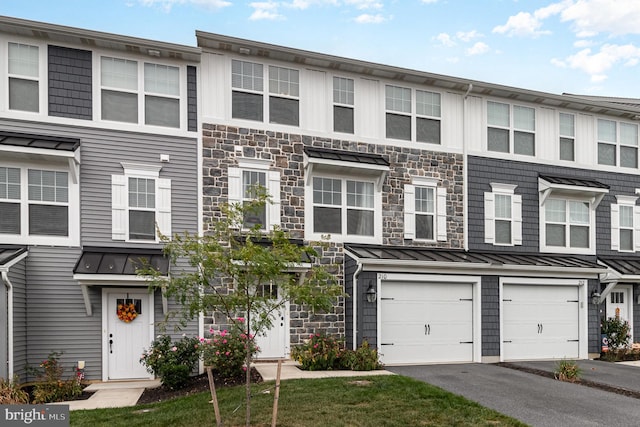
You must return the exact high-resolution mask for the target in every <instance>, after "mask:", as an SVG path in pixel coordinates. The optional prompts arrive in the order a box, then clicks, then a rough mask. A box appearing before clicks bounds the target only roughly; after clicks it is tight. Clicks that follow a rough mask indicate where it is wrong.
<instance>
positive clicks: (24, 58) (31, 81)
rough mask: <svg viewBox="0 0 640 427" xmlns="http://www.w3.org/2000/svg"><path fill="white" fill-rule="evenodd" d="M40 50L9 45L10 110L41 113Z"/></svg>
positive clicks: (16, 44) (23, 45)
mask: <svg viewBox="0 0 640 427" xmlns="http://www.w3.org/2000/svg"><path fill="white" fill-rule="evenodd" d="M39 63H40V61H39V49H38V47H37V46H31V45H26V44H20V43H9V69H8V71H9V109H10V110H19V111H29V112H33V113H37V112H39V111H40V70H39Z"/></svg>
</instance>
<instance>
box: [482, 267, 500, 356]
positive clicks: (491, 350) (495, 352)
mask: <svg viewBox="0 0 640 427" xmlns="http://www.w3.org/2000/svg"><path fill="white" fill-rule="evenodd" d="M499 279H500V278H499V277H498V276H483V277H482V285H481V286H482V290H481V295H482V309H481V310H482V356H483V357H485V356H487V357H488V356H499V355H500V280H499Z"/></svg>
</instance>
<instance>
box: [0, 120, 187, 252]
mask: <svg viewBox="0 0 640 427" xmlns="http://www.w3.org/2000/svg"><path fill="white" fill-rule="evenodd" d="M0 128H2V129H4V130H7V131H12V132H23V133H36V134H41V135H52V136H65V137H74V138H80V139H81V143H80V155H81V167H80V205H81V211H80V217H81V241H82V245H84V246H112V247H129V246H131V244H130V243H128V242H124V241H114V240H112V238H111V237H112V236H111V175H116V174H117V175H122V174H123V173H124V171H123V168H122V164H121V162H134V163H145V164H151V165H160V166H162V170H161V171H160V177H161V178H169V179H171V222H172V224H171V229H172V232H173V233H176V232H178V233H180V232H182V231H185V230H186V231H189V232H191V233H195V232H196V231H197V229H198V197H199V195H198V168H197V140H196V139H195V138H180V137H169V136H161V135H150V134H141V133H133V132H116V131H109V130H99V129H89V128H84V127H71V126H55V125H45V124H38V125H37V126H33V125H29V124H27V123H18V122H6V121H3V120H0ZM160 154H168V155H169V158H170V161H169V162H167V163H162V162H160ZM72 209H73V207H72ZM143 245H144V246H146V247H160V246H159V245H155V244H143ZM138 246H139V245H138Z"/></svg>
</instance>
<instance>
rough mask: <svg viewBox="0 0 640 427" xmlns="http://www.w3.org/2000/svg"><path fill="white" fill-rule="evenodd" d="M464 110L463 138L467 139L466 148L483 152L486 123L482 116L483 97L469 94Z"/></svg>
mask: <svg viewBox="0 0 640 427" xmlns="http://www.w3.org/2000/svg"><path fill="white" fill-rule="evenodd" d="M465 102H466V107H465V111H464V121H465V123H464V138H465V139H466V140H467V148H468V150H469V151H470V152H474V151H475V152H483V151H485V150H484V141H485V140H486V133H487V131H486V129H485V126H484V124H485V123H486V121H485V118H484V108H483V105H484V104H483V99H482V98H480V97H477V96H469V97H467V99H466V101H465Z"/></svg>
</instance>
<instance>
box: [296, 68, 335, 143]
mask: <svg viewBox="0 0 640 427" xmlns="http://www.w3.org/2000/svg"><path fill="white" fill-rule="evenodd" d="M327 97H328V88H327V73H325V72H324V71H316V70H308V69H307V70H302V76H301V78H300V127H301V128H303V129H308V130H313V131H321V132H328V131H329V129H330V125H331V120H330V119H329V117H328V112H329V108H328V107H329V106H330V105H331V102H330V100H328V99H327Z"/></svg>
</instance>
